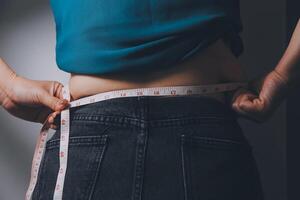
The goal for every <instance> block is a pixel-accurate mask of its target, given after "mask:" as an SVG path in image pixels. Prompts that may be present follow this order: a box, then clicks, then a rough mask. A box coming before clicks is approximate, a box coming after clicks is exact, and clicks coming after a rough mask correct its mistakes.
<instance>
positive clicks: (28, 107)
mask: <svg viewBox="0 0 300 200" xmlns="http://www.w3.org/2000/svg"><path fill="white" fill-rule="evenodd" d="M62 87H63V85H62V84H61V83H59V82H56V81H35V80H29V79H25V78H23V77H20V76H15V77H14V78H12V80H11V84H10V86H9V87H7V88H6V89H5V90H4V89H2V90H1V91H0V102H2V106H3V107H4V109H5V110H6V111H8V112H9V113H10V114H12V115H14V116H16V117H18V118H21V119H24V120H27V121H32V122H39V123H44V122H45V121H46V120H48V123H50V124H53V123H54V118H55V116H56V115H57V114H59V113H60V112H61V111H62V110H63V109H65V108H66V107H68V105H69V102H68V101H67V100H63V97H62ZM51 113H52V114H51ZM49 114H51V116H49ZM48 116H49V118H48V119H47V117H48ZM51 128H56V127H55V126H54V125H51Z"/></svg>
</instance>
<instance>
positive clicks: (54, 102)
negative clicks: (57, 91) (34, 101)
mask: <svg viewBox="0 0 300 200" xmlns="http://www.w3.org/2000/svg"><path fill="white" fill-rule="evenodd" d="M39 99H40V103H41V104H42V105H44V106H47V107H48V108H50V109H51V110H53V111H61V110H63V109H64V108H66V107H67V106H68V105H69V101H68V100H66V99H59V98H56V97H54V96H51V95H50V94H48V93H47V92H42V93H41V94H40V95H39Z"/></svg>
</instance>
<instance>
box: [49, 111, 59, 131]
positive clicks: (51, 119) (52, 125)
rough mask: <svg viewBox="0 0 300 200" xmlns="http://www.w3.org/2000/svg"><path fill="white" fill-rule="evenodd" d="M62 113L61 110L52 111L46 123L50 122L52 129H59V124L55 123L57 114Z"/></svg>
mask: <svg viewBox="0 0 300 200" xmlns="http://www.w3.org/2000/svg"><path fill="white" fill-rule="evenodd" d="M60 113H61V112H60V111H56V112H53V113H51V114H50V115H49V116H48V118H47V122H46V123H48V125H49V127H50V128H51V129H54V130H57V129H58V126H57V125H55V124H54V123H55V118H56V117H57V115H59V114H60Z"/></svg>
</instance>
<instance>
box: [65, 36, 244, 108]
mask: <svg viewBox="0 0 300 200" xmlns="http://www.w3.org/2000/svg"><path fill="white" fill-rule="evenodd" d="M244 80H245V76H244V74H243V72H242V67H241V64H240V63H239V62H238V60H237V58H235V57H234V56H233V55H232V53H231V51H230V50H229V48H227V47H226V46H225V44H224V43H223V41H222V40H218V41H216V42H215V43H213V44H212V45H210V46H209V47H208V48H206V49H205V50H204V51H202V52H201V53H199V54H197V55H195V56H194V57H192V58H190V59H189V60H187V61H185V62H183V63H178V64H177V65H176V66H174V67H173V68H168V70H167V69H161V70H160V71H153V72H147V73H146V72H145V73H142V72H138V73H135V72H122V73H114V74H102V75H82V74H71V78H70V80H69V87H70V95H71V100H77V99H79V98H82V97H86V96H91V95H94V94H98V93H103V92H109V91H113V90H122V89H134V88H148V87H165V86H189V85H190V86H192V85H209V84H218V83H223V82H241V81H244ZM206 96H208V97H211V98H214V99H216V100H218V101H221V102H223V103H225V96H224V94H223V93H214V94H207V95H206Z"/></svg>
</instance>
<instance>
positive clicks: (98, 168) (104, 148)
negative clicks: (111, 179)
mask: <svg viewBox="0 0 300 200" xmlns="http://www.w3.org/2000/svg"><path fill="white" fill-rule="evenodd" d="M103 138H104V141H105V143H104V144H103V145H102V146H101V148H100V150H99V151H100V153H99V154H100V156H99V161H98V165H97V171H96V174H95V177H94V180H93V182H92V184H91V186H90V189H89V190H90V195H89V198H88V199H89V200H91V199H92V196H93V194H94V190H95V186H96V183H97V180H98V178H99V174H100V168H101V163H102V160H103V156H104V154H105V151H106V148H107V142H108V135H105V136H104V137H103Z"/></svg>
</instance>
